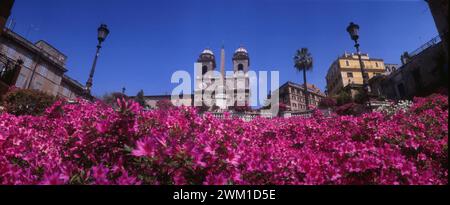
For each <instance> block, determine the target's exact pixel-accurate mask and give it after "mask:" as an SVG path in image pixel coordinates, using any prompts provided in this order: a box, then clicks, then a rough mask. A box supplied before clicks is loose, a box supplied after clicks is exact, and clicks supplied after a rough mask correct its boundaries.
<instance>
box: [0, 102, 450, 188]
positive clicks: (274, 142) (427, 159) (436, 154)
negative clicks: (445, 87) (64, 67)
mask: <svg viewBox="0 0 450 205" xmlns="http://www.w3.org/2000/svg"><path fill="white" fill-rule="evenodd" d="M119 107H120V109H119V110H114V109H113V108H111V107H109V106H107V105H105V104H102V103H101V102H96V103H90V102H86V101H83V100H79V101H78V103H77V104H67V103H65V102H62V101H58V102H56V103H55V104H54V105H53V106H52V107H51V108H49V109H47V110H46V112H45V114H44V115H42V116H14V115H12V114H8V113H1V114H0V184H101V185H106V184H180V185H181V184H215V185H222V184H252V185H253V184H254V185H264V184H299V185H301V184H307V185H316V184H448V168H447V167H448V125H447V124H448V100H447V96H442V95H433V96H430V97H428V98H416V99H415V100H414V103H413V104H412V106H411V107H410V108H409V109H408V110H399V111H398V112H397V113H393V114H392V113H390V114H388V113H382V112H373V113H369V114H363V115H362V116H358V117H355V116H337V115H336V116H332V117H324V116H322V115H321V114H320V112H319V111H316V112H315V114H314V116H313V117H311V118H307V119H303V118H289V119H284V118H275V119H264V118H258V119H256V120H253V121H251V122H244V121H242V120H240V119H232V118H230V117H228V118H226V119H216V118H214V117H213V116H211V115H208V114H206V115H199V114H198V113H197V112H196V110H195V108H186V107H184V108H167V109H162V110H153V111H144V110H143V109H141V107H139V105H138V104H137V103H134V102H133V101H125V100H120V101H119Z"/></svg>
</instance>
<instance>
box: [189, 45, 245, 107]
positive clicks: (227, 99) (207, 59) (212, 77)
mask: <svg viewBox="0 0 450 205" xmlns="http://www.w3.org/2000/svg"><path fill="white" fill-rule="evenodd" d="M220 58H221V59H220V60H221V62H220V73H217V72H216V73H214V71H216V70H215V69H216V58H215V55H214V53H213V52H212V51H211V50H210V49H208V48H207V49H204V50H203V51H202V53H201V54H200V56H199V57H198V59H197V63H199V64H200V67H198V68H197V70H196V75H195V80H196V84H195V85H196V86H195V90H194V93H195V94H194V96H195V97H194V105H196V106H202V105H207V106H209V105H210V107H219V108H220V109H227V108H228V107H230V106H246V105H250V81H249V75H248V71H249V70H250V57H249V54H248V51H247V49H245V48H244V47H239V48H238V49H236V50H235V52H234V54H233V58H232V63H233V65H232V66H233V71H232V72H231V75H227V73H225V72H226V71H225V49H224V48H223V47H222V49H221V54H220ZM216 91H218V93H216ZM206 100H211V102H209V103H205V101H206Z"/></svg>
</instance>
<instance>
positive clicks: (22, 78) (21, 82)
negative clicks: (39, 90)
mask: <svg viewBox="0 0 450 205" xmlns="http://www.w3.org/2000/svg"><path fill="white" fill-rule="evenodd" d="M26 81H27V78H26V77H25V75H24V74H22V73H21V74H20V75H19V77H18V78H17V81H16V86H17V87H19V88H24V87H25V83H26Z"/></svg>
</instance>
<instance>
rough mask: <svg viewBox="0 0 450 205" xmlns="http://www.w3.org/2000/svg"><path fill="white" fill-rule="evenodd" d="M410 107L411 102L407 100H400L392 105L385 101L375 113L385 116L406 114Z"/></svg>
mask: <svg viewBox="0 0 450 205" xmlns="http://www.w3.org/2000/svg"><path fill="white" fill-rule="evenodd" d="M411 105H412V101H409V100H400V101H398V103H393V102H391V101H388V100H386V101H385V102H384V104H382V105H381V106H380V107H378V108H377V111H378V112H383V113H385V114H387V115H393V114H395V113H397V112H400V111H403V112H406V111H407V110H408V109H409V108H410V107H411Z"/></svg>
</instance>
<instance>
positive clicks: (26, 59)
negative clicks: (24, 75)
mask: <svg viewBox="0 0 450 205" xmlns="http://www.w3.org/2000/svg"><path fill="white" fill-rule="evenodd" d="M20 59H21V60H22V61H23V65H24V66H25V67H27V68H31V67H32V65H33V60H32V59H31V58H29V57H28V56H21V57H20Z"/></svg>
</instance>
